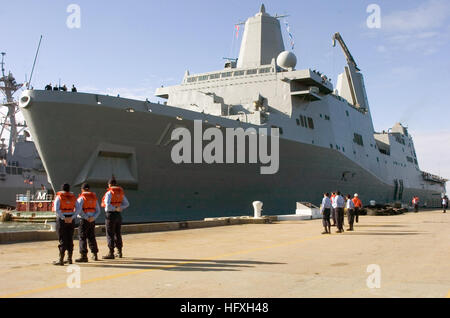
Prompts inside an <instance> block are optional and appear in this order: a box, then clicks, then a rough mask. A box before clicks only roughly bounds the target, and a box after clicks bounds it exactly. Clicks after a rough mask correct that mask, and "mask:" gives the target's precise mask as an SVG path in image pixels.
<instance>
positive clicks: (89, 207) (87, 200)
mask: <svg viewBox="0 0 450 318" xmlns="http://www.w3.org/2000/svg"><path fill="white" fill-rule="evenodd" d="M78 198H83V201H84V203H83V212H84V213H92V212H95V211H97V196H96V195H95V193H94V192H82V193H81V194H80V196H79V197H78Z"/></svg>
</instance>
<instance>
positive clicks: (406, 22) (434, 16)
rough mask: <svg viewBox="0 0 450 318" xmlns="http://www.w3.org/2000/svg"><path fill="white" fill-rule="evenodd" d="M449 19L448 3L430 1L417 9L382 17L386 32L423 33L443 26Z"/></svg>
mask: <svg viewBox="0 0 450 318" xmlns="http://www.w3.org/2000/svg"><path fill="white" fill-rule="evenodd" d="M449 17H450V2H449V1H446V0H430V1H428V2H426V3H424V4H422V5H420V6H419V7H417V8H413V9H410V10H402V11H396V12H392V13H390V14H388V15H386V16H383V17H382V28H383V29H385V30H387V31H400V32H405V31H407V32H409V31H423V30H430V29H435V28H441V27H443V26H445V23H446V22H447V20H448V18H449Z"/></svg>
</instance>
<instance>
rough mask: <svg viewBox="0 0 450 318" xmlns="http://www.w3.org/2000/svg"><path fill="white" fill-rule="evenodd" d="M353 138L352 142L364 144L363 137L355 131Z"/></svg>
mask: <svg viewBox="0 0 450 318" xmlns="http://www.w3.org/2000/svg"><path fill="white" fill-rule="evenodd" d="M354 136H355V137H354V138H353V142H354V143H355V144H357V145H360V146H364V141H363V137H362V136H361V135H360V134H357V133H355V134H354Z"/></svg>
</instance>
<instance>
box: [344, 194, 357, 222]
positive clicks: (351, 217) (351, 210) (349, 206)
mask: <svg viewBox="0 0 450 318" xmlns="http://www.w3.org/2000/svg"><path fill="white" fill-rule="evenodd" d="M345 209H346V210H347V218H348V225H349V228H348V229H347V231H353V223H354V222H355V204H354V203H353V201H352V196H351V195H350V194H349V195H347V202H346V203H345Z"/></svg>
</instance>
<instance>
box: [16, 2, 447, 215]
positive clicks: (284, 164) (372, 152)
mask: <svg viewBox="0 0 450 318" xmlns="http://www.w3.org/2000/svg"><path fill="white" fill-rule="evenodd" d="M333 40H334V41H335V43H336V42H339V44H340V45H341V47H342V49H343V51H344V54H345V56H346V58H347V62H348V65H347V66H346V67H345V69H344V72H343V73H342V74H341V75H340V76H339V78H338V82H337V86H336V88H334V87H333V85H332V83H331V81H330V80H329V79H328V78H327V77H326V76H325V75H323V74H320V73H319V72H317V71H314V70H310V69H296V66H297V59H296V56H295V55H294V54H293V53H292V52H288V51H285V48H284V44H283V39H282V34H281V28H280V22H279V19H278V17H273V16H271V15H269V14H268V13H267V12H266V10H265V8H264V6H262V7H261V9H260V11H259V12H258V13H257V14H256V15H255V16H253V17H250V18H249V19H248V20H247V21H246V23H245V31H244V35H243V40H242V45H241V49H240V55H239V58H238V60H237V61H234V60H230V61H228V62H227V63H226V64H225V67H224V68H223V69H221V70H219V71H214V72H208V73H202V74H190V73H189V72H188V71H187V72H186V74H185V76H184V78H183V80H182V83H181V84H180V85H176V86H170V87H161V88H158V89H157V91H156V95H157V96H158V97H160V98H164V99H166V100H167V102H166V103H164V104H155V103H150V102H148V101H145V102H144V101H136V100H130V99H123V98H116V97H110V96H102V95H96V94H82V93H68V92H51V91H49V92H47V91H26V92H24V94H23V95H22V97H21V99H20V105H21V107H22V110H23V113H24V116H25V118H26V119H27V121H28V122H29V124H30V129H31V132H32V135H33V137H34V139H35V141H36V144H37V148H38V151H39V153H40V155H41V157H42V159H43V162H44V165H45V168H46V170H47V171H48V173H49V177H50V180H51V182H52V184H53V186H54V187H59V185H60V184H61V183H63V182H70V183H71V184H73V185H80V184H81V183H83V182H89V183H91V184H93V185H94V187H96V188H97V191H98V192H104V187H105V185H106V182H107V180H108V179H109V178H110V177H111V175H115V176H116V178H117V179H118V180H119V183H121V184H122V185H124V186H125V187H126V188H127V193H128V196H129V198H130V200H131V202H132V206H131V207H130V209H129V215H128V220H129V221H159V220H174V219H176V220H183V219H197V218H202V217H208V216H225V215H238V214H249V213H250V212H251V209H252V208H251V202H253V201H256V200H261V201H263V202H264V211H265V213H268V214H279V213H282V214H286V213H290V212H292V211H293V210H294V209H295V203H296V202H297V201H303V202H305V201H307V202H312V203H315V204H318V203H320V200H321V197H322V194H323V193H324V192H327V191H333V190H341V191H342V192H343V193H351V194H353V193H355V192H358V193H359V194H360V197H361V199H362V200H363V201H365V202H366V204H367V203H368V202H369V200H375V201H377V202H380V203H387V202H403V203H407V202H410V199H411V198H412V196H414V195H418V196H420V197H421V199H422V202H426V203H427V204H428V206H433V205H438V204H439V202H440V197H441V195H442V194H443V193H445V182H446V180H445V179H443V178H440V177H437V176H431V175H430V174H427V173H424V172H422V171H421V170H420V168H419V164H418V160H417V155H416V151H415V148H414V143H413V140H412V137H411V135H410V134H409V132H408V130H407V128H406V127H404V126H402V125H401V124H400V123H397V124H395V125H394V126H393V127H392V128H391V129H389V130H388V131H387V132H380V133H379V132H376V131H375V130H374V127H373V123H372V117H371V110H370V107H369V102H368V98H367V94H366V89H365V85H364V78H363V75H362V73H361V71H360V69H359V68H358V66H357V65H356V62H355V60H354V58H353V57H352V55H351V54H350V51H349V49H348V47H347V46H346V45H345V43H344V41H343V39H342V37H341V36H340V34H339V33H336V34H335V35H334V36H333ZM48 117H50V118H48ZM194 120H199V121H201V122H202V124H203V128H204V129H206V128H208V127H217V128H220V129H222V130H225V129H226V128H239V127H240V128H244V129H246V128H251V127H253V128H256V129H257V128H279V132H280V145H279V161H280V167H279V171H278V173H276V174H274V175H261V174H260V173H259V166H257V165H250V164H218V163H215V164H205V163H203V164H175V163H174V162H173V160H172V159H171V149H172V146H173V144H174V142H173V141H172V140H171V138H170V137H171V133H172V132H173V131H174V130H175V129H176V128H178V127H184V128H187V129H189V130H190V131H191V132H192V134H194V133H195V131H194ZM80 122H83V128H82V130H81V131H80V129H79V128H80V127H78V123H80ZM81 132H82V133H81Z"/></svg>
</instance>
